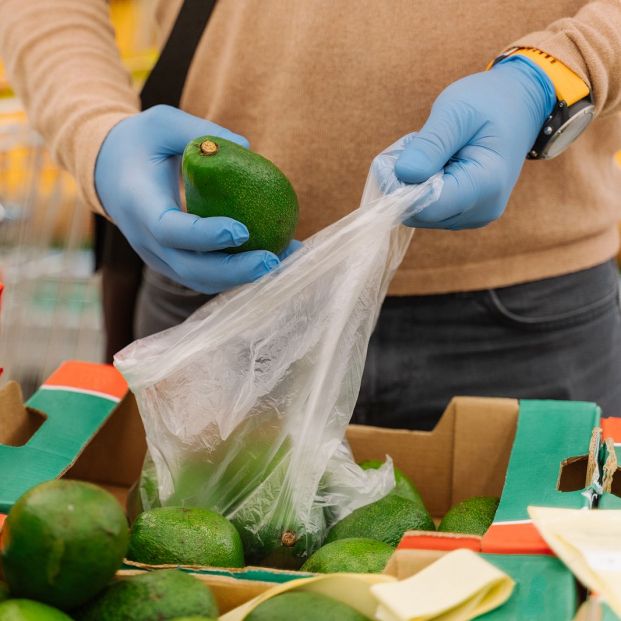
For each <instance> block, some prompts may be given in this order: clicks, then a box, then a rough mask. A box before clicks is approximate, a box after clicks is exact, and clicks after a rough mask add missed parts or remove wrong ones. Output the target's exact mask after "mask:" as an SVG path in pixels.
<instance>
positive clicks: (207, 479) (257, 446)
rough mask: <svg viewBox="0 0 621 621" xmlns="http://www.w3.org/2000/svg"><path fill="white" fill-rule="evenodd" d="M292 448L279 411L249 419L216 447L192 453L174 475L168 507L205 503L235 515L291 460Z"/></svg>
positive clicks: (217, 511) (221, 512) (224, 513)
mask: <svg viewBox="0 0 621 621" xmlns="http://www.w3.org/2000/svg"><path fill="white" fill-rule="evenodd" d="M290 449H291V440H290V438H289V436H284V437H283V434H282V421H281V420H280V418H279V417H278V414H277V413H274V412H266V413H261V414H260V415H256V416H253V417H250V418H248V419H245V420H244V421H242V422H241V423H240V424H239V425H237V427H235V429H233V431H232V432H231V433H230V434H229V436H228V437H227V438H226V439H225V440H223V441H221V442H219V443H218V444H217V446H216V447H215V449H213V450H212V451H207V450H206V451H204V452H197V453H194V454H191V455H188V457H187V459H186V461H185V462H184V463H183V464H182V465H181V467H180V469H179V471H178V472H177V473H176V474H175V476H174V482H173V488H174V493H173V494H172V496H171V497H170V498H168V499H167V500H166V502H165V503H164V504H166V505H167V506H182V507H203V508H205V509H211V510H212V511H215V512H216V513H220V514H221V515H229V514H231V513H232V512H233V511H234V509H235V508H236V507H237V506H238V505H239V504H240V503H241V502H243V501H244V500H245V499H246V498H247V497H248V495H249V494H251V493H252V492H253V491H254V490H255V488H256V487H257V486H258V485H260V484H261V483H262V482H264V481H265V480H266V479H268V478H270V477H271V475H272V473H273V472H274V470H275V469H276V468H278V467H279V466H281V467H282V466H283V465H285V459H286V458H287V456H288V454H289V451H290Z"/></svg>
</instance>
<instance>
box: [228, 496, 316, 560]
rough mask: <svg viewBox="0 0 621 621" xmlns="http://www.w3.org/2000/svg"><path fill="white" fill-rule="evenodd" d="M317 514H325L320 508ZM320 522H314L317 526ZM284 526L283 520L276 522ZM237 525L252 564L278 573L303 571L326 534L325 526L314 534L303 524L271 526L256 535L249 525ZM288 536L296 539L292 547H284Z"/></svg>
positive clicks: (238, 523)
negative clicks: (302, 567)
mask: <svg viewBox="0 0 621 621" xmlns="http://www.w3.org/2000/svg"><path fill="white" fill-rule="evenodd" d="M313 510H314V511H316V512H317V513H319V512H320V511H321V509H320V508H314V509H313ZM316 519H317V518H316ZM316 519H315V520H313V522H315V523H316ZM318 519H321V518H320V517H319V518H318ZM280 523H282V521H281V520H276V524H280ZM233 524H235V525H236V527H237V529H238V530H239V532H240V534H241V536H242V541H243V542H244V550H245V551H246V559H247V561H248V563H249V564H251V565H260V566H261V567H274V568H276V569H299V568H300V566H301V565H302V563H304V561H305V559H307V558H308V556H309V554H311V553H312V552H313V551H314V550H316V549H317V548H318V547H319V544H320V541H321V537H322V536H323V531H324V528H323V527H322V523H321V522H319V524H318V527H317V530H315V531H313V532H306V531H305V529H304V527H303V526H302V525H301V524H298V525H292V524H291V525H289V526H286V525H283V526H276V525H275V524H267V525H266V526H264V527H263V528H260V529H259V531H258V532H257V533H254V532H252V531H251V530H249V529H248V528H247V527H246V524H245V523H242V522H238V521H236V520H233ZM324 525H325V523H324ZM287 533H292V534H293V535H294V536H295V537H296V539H295V541H294V542H293V543H292V544H291V545H287V544H285V543H283V541H286V538H285V534H287Z"/></svg>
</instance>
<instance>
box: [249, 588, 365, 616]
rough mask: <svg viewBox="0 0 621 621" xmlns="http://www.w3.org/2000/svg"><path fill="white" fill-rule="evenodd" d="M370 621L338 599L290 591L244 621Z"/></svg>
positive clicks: (259, 608)
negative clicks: (293, 620)
mask: <svg viewBox="0 0 621 621" xmlns="http://www.w3.org/2000/svg"><path fill="white" fill-rule="evenodd" d="M292 619H295V621H371V620H370V619H369V618H368V617H365V616H364V615H363V614H361V613H359V612H358V611H357V610H354V609H353V608H351V606H348V605H347V604H343V603H342V602H339V601H338V600H336V599H333V598H331V597H327V596H326V595H320V594H319V593H309V592H306V591H289V592H287V593H283V594H282V595H276V596H275V597H272V598H271V599H268V600H265V601H264V602H262V603H261V604H259V605H258V606H257V607H256V608H255V609H254V610H253V611H252V612H251V613H250V614H249V615H247V616H246V618H245V619H244V621H291V620H292Z"/></svg>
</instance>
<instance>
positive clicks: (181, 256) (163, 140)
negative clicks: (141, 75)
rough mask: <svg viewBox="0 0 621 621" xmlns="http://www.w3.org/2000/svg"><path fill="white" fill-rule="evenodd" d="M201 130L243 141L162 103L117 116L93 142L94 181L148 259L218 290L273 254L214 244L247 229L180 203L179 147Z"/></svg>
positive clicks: (190, 283)
mask: <svg viewBox="0 0 621 621" xmlns="http://www.w3.org/2000/svg"><path fill="white" fill-rule="evenodd" d="M206 134H210V135H213V136H221V137H222V138H226V139H227V140H232V141H233V142H237V143H238V144H240V145H243V146H244V147H248V141H247V140H246V139H245V138H244V137H243V136H239V135H237V134H234V133H233V132H230V131H229V130H227V129H224V128H223V127H220V126H218V125H215V124H214V123H210V122H209V121H205V120H204V119H201V118H198V117H196V116H192V115H190V114H187V113H185V112H183V111H181V110H178V109H177V108H172V107H170V106H154V107H153V108H150V109H148V110H146V111H144V112H141V113H140V114H136V115H135V116H132V117H129V118H127V119H124V120H123V121H121V122H120V123H119V124H118V125H116V126H115V127H113V128H112V130H111V131H110V133H109V134H108V135H107V137H106V139H105V140H104V142H103V144H102V146H101V149H100V151H99V155H98V156H97V162H96V165H95V187H96V189H97V193H98V195H99V198H100V199H101V202H102V204H103V206H104V209H105V210H106V212H107V213H108V215H109V216H110V217H111V218H112V220H113V221H114V223H115V224H116V225H117V226H118V227H119V228H120V229H121V231H122V232H123V235H125V237H126V238H127V240H128V241H129V243H130V244H131V246H132V247H133V248H134V250H135V251H136V252H137V253H138V254H139V255H140V257H141V258H142V260H143V261H144V262H145V263H146V264H147V265H148V266H150V267H151V268H153V269H154V270H156V271H158V272H160V273H161V274H164V275H165V276H168V277H169V278H171V279H172V280H175V281H177V282H179V283H181V284H183V285H186V286H187V287H190V288H191V289H194V290H195V291H200V292H202V293H219V292H220V291H224V290H226V289H230V288H231V287H234V286H236V285H240V284H243V283H246V282H250V281H253V280H256V279H257V278H259V277H260V276H263V274H265V273H266V272H268V271H270V270H272V269H274V268H275V267H276V266H277V265H278V264H279V262H280V261H279V258H278V257H277V256H276V255H274V254H272V253H271V252H267V251H262V250H254V251H249V252H241V253H238V254H229V253H225V252H218V251H219V250H222V249H224V248H227V247H230V246H239V245H241V244H243V243H244V242H245V241H246V240H247V239H248V229H247V228H246V227H245V226H244V225H243V224H241V223H240V222H237V221H236V220H232V219H231V218H200V217H198V216H195V215H192V214H188V213H185V212H184V211H182V210H181V208H180V205H181V203H180V198H179V161H180V155H181V154H182V153H183V149H184V148H185V145H186V144H187V143H188V142H189V141H190V140H192V139H194V138H196V137H197V136H204V135H206Z"/></svg>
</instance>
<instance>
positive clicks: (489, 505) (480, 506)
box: [438, 496, 500, 536]
mask: <svg viewBox="0 0 621 621" xmlns="http://www.w3.org/2000/svg"><path fill="white" fill-rule="evenodd" d="M499 502H500V499H499V498H495V497H492V496H474V497H473V498H468V499H466V500H463V501H462V502H460V503H458V504H456V505H455V506H454V507H451V509H449V511H448V512H447V513H446V515H445V516H444V517H443V518H442V521H441V522H440V525H439V526H438V530H439V531H441V532H443V533H464V534H468V535H479V536H483V535H484V534H485V533H486V532H487V529H488V528H489V527H490V526H491V525H492V522H493V521H494V516H495V515H496V509H498V503H499Z"/></svg>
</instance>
